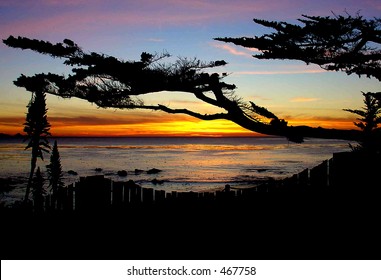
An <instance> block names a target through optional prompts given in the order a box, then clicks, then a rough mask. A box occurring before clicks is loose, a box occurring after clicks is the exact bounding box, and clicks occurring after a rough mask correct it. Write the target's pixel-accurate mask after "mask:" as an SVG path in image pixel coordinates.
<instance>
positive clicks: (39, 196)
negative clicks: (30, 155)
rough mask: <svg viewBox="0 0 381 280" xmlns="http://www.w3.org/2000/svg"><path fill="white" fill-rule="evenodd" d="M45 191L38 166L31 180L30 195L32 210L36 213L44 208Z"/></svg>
mask: <svg viewBox="0 0 381 280" xmlns="http://www.w3.org/2000/svg"><path fill="white" fill-rule="evenodd" d="M45 194H46V191H45V189H44V178H43V177H42V174H41V171H40V167H38V168H37V171H36V174H35V177H34V178H33V180H32V195H33V201H34V210H35V212H37V213H41V212H43V210H44V195H45Z"/></svg>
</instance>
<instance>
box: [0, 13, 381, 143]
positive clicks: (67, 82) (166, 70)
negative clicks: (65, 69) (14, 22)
mask: <svg viewBox="0 0 381 280" xmlns="http://www.w3.org/2000/svg"><path fill="white" fill-rule="evenodd" d="M254 21H255V22H256V23H259V24H261V25H264V26H266V27H270V28H274V29H275V30H276V32H275V33H272V34H266V35H263V36H258V37H254V38H246V37H243V38H216V39H217V40H220V41H224V42H233V43H235V44H238V45H242V46H244V47H254V48H256V49H258V50H259V51H260V52H261V54H259V55H254V56H255V57H256V58H259V59H296V60H301V61H305V62H306V63H315V64H318V65H320V66H321V67H322V68H324V69H326V70H336V71H345V72H346V73H347V74H357V75H366V76H368V77H375V78H377V79H379V80H380V79H381V51H380V49H379V48H378V45H379V44H380V43H381V34H380V28H381V20H380V19H377V18H376V19H373V20H367V19H364V18H362V17H361V16H356V17H351V16H347V17H345V16H335V17H334V18H330V17H311V16H304V18H303V19H300V22H301V23H302V24H304V26H299V25H294V24H289V23H285V22H270V21H264V20H259V19H255V20H254ZM3 42H4V43H5V44H6V45H7V46H10V47H13V48H20V49H30V50H33V51H36V52H38V53H41V54H45V55H50V56H52V57H53V58H62V59H63V63H64V64H65V65H68V66H71V67H72V74H70V75H68V76H67V77H65V76H63V75H57V74H52V73H43V74H36V75H34V76H29V77H27V76H25V75H21V76H20V77H19V78H18V79H17V80H16V81H15V84H16V85H17V86H21V87H24V88H26V89H27V90H28V91H32V92H33V89H34V88H35V85H36V84H39V83H42V82H44V83H46V85H45V87H44V90H45V92H46V93H49V94H53V95H58V96H61V97H63V98H72V97H77V98H80V99H84V100H87V101H89V102H91V103H95V104H96V105H97V106H99V107H101V108H110V107H111V108H118V109H146V110H151V111H152V110H154V111H162V112H166V113H169V114H186V115H189V116H192V117H195V118H198V119H201V120H217V119H220V120H228V121H232V122H234V123H236V124H238V125H239V126H241V127H243V128H245V129H247V130H250V131H254V132H258V133H262V134H266V135H276V136H284V137H287V138H288V139H289V140H291V141H293V142H303V139H304V138H305V137H314V138H326V139H344V140H355V141H358V140H360V139H362V133H361V131H359V130H355V129H351V130H342V129H326V128H322V127H309V126H306V125H299V126H290V125H289V124H288V122H287V121H286V120H284V119H280V118H278V117H277V116H276V115H275V114H273V113H272V112H270V111H269V110H267V109H266V108H263V107H261V106H259V105H257V104H255V103H254V102H253V101H244V100H243V99H242V98H240V97H239V96H237V95H236V94H235V91H234V90H235V89H236V86H235V85H234V84H228V83H225V82H224V81H223V79H224V78H225V77H226V76H227V75H226V73H224V74H222V75H220V74H218V73H210V71H205V70H206V69H209V70H210V69H211V68H214V67H220V66H224V65H226V64H227V63H226V62H225V61H224V60H219V61H211V62H202V61H200V60H198V59H188V58H182V57H180V58H179V59H177V60H176V61H175V62H172V63H164V62H163V59H165V58H167V57H168V56H169V54H166V53H164V54H161V55H158V54H156V55H155V54H149V53H146V52H143V53H142V55H141V59H140V60H138V61H131V60H127V61H124V60H120V59H117V58H115V57H112V56H107V55H105V54H100V53H96V52H85V51H84V50H83V49H82V48H80V47H79V46H78V45H77V44H76V43H74V42H73V41H71V40H69V39H65V40H63V42H62V43H56V44H53V43H50V42H47V41H42V40H36V39H29V38H25V37H17V38H16V37H13V36H9V37H8V38H7V39H5V40H3ZM160 91H174V92H177V94H182V92H188V93H192V94H193V95H194V96H195V97H196V98H198V99H199V100H201V101H203V102H205V103H207V104H209V105H212V106H214V107H215V108H217V109H218V110H219V112H217V113H213V114H204V113H200V112H197V111H193V110H190V109H188V108H172V107H169V106H166V105H163V104H146V103H145V102H144V99H143V97H144V95H145V94H147V93H154V92H160Z"/></svg>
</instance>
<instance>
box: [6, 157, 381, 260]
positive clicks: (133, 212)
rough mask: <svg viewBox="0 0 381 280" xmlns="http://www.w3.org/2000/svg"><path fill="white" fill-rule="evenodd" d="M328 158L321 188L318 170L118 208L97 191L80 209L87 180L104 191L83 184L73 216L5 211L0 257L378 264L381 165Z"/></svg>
mask: <svg viewBox="0 0 381 280" xmlns="http://www.w3.org/2000/svg"><path fill="white" fill-rule="evenodd" d="M333 160H334V161H332V162H331V164H329V163H328V166H330V165H332V166H335V164H336V174H330V175H331V176H330V177H328V179H330V181H328V183H329V184H328V185H326V186H325V188H324V187H322V188H316V189H314V186H313V184H311V182H312V181H311V178H313V176H314V175H312V176H311V174H313V173H314V172H317V171H316V170H315V171H314V172H312V171H309V172H307V176H306V177H305V173H306V172H304V173H303V172H302V173H300V174H298V175H297V176H296V180H294V181H292V180H293V179H292V178H291V179H290V180H285V181H284V182H271V184H270V183H269V184H267V185H266V187H262V188H259V189H257V190H250V191H249V190H248V191H246V192H242V193H240V192H239V193H238V194H237V193H235V192H233V191H232V190H229V188H226V191H223V192H220V193H219V194H218V195H217V196H215V197H213V198H212V197H208V196H207V195H202V196H200V195H199V194H196V193H193V194H192V193H190V194H189V193H188V194H186V195H185V194H180V193H178V194H177V196H176V198H175V197H174V194H171V195H170V196H169V197H168V199H160V195H159V196H156V195H155V198H156V200H151V201H150V200H149V199H147V200H146V203H144V202H143V201H144V197H145V196H147V197H150V191H144V190H142V193H140V195H138V196H139V197H143V201H140V202H139V201H135V199H136V196H135V195H132V194H133V193H132V192H131V191H130V192H129V193H128V196H129V201H130V202H133V203H128V204H123V203H116V202H118V201H119V202H120V200H119V198H118V197H121V196H120V194H118V191H115V193H113V194H112V197H110V196H107V195H106V199H105V196H99V198H98V201H97V202H95V200H96V197H97V195H98V194H100V192H98V194H97V191H96V188H94V192H92V195H93V196H92V199H87V200H84V201H82V202H81V199H82V198H81V195H84V192H85V189H86V186H87V185H86V184H85V183H84V182H85V181H86V180H87V183H92V184H99V185H100V183H99V182H100V181H101V180H100V178H101V177H99V176H95V177H90V178H87V179H83V185H82V186H84V188H85V189H82V193H81V191H79V189H78V191H79V192H76V193H75V197H76V199H75V203H76V205H75V206H76V207H75V209H76V210H75V211H45V212H41V213H38V212H36V211H34V212H33V211H27V210H25V209H22V208H20V209H18V210H17V209H2V212H3V213H2V215H1V216H2V249H1V257H2V259H36V258H37V259H379V258H380V253H379V252H380V249H381V242H380V238H379V230H378V222H379V219H380V213H381V207H380V202H379V200H380V199H379V198H380V194H381V192H380V191H379V190H378V188H379V186H378V185H379V182H380V181H379V179H378V178H379V175H378V174H379V172H377V170H378V169H379V167H378V166H377V165H376V164H374V161H371V160H369V158H362V156H361V155H357V156H353V154H337V155H336V157H334V158H333ZM338 163H340V168H339V167H337V165H338ZM322 166H324V164H323V165H322ZM344 166H345V168H344ZM320 168H321V167H320ZM323 169H324V168H323ZM329 170H331V173H332V170H333V169H329ZM332 176H333V177H332ZM306 178H307V179H306ZM294 179H295V178H294ZM285 182H288V183H287V184H288V185H284V184H285ZM292 182H293V183H292ZM322 182H323V184H324V182H326V181H325V180H323V181H322ZM338 182H340V183H338ZM130 184H132V183H131V182H130ZM303 184H304V187H303ZM335 184H336V185H335ZM117 185H118V184H117ZM93 186H94V185H93ZM293 186H294V187H293ZM130 187H131V189H133V187H132V186H130ZM306 188H309V189H308V190H307V191H306ZM286 189H287V191H286ZM115 190H117V189H115ZM144 193H145V194H144ZM109 194H110V193H109ZM121 194H123V197H125V195H126V192H125V190H124V191H123V192H122V193H121ZM102 197H103V198H102ZM107 197H108V198H109V199H108V198H107ZM161 198H163V197H161ZM108 201H113V203H112V204H108ZM134 201H135V202H136V203H134ZM114 202H115V203H116V204H114ZM122 202H123V199H122ZM81 203H82V204H81ZM60 207H61V209H64V208H65V207H67V206H64V205H61V206H60Z"/></svg>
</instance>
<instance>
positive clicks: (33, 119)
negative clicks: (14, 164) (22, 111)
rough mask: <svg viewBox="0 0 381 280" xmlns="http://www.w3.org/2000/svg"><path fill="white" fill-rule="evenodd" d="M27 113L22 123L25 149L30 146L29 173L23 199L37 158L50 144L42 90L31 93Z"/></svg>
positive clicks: (46, 150)
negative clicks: (26, 143) (24, 134)
mask: <svg viewBox="0 0 381 280" xmlns="http://www.w3.org/2000/svg"><path fill="white" fill-rule="evenodd" d="M27 107H28V113H27V114H26V121H25V123H24V132H26V135H27V137H26V139H25V140H24V141H27V140H29V142H28V145H27V146H26V147H25V150H27V149H29V148H32V155H31V163H30V174H29V179H28V185H27V187H26V191H25V198H24V201H25V202H27V201H28V199H29V192H30V188H31V184H32V179H33V174H34V170H35V168H36V163H37V158H41V159H42V160H43V159H44V156H43V152H47V153H49V150H50V145H49V141H48V139H47V137H48V136H49V135H50V132H49V130H50V124H49V122H48V119H47V115H46V113H47V111H48V110H47V109H46V97H45V93H44V92H42V91H36V92H34V93H33V94H32V97H31V100H30V102H29V105H28V106H27Z"/></svg>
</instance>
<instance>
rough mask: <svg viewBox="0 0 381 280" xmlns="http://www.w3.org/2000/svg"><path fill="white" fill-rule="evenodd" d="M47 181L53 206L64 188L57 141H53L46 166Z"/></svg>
mask: <svg viewBox="0 0 381 280" xmlns="http://www.w3.org/2000/svg"><path fill="white" fill-rule="evenodd" d="M46 169H47V172H48V179H49V187H50V188H51V191H52V205H55V203H56V200H57V198H58V196H59V193H60V191H61V189H62V188H63V187H64V185H65V184H64V182H63V172H62V165H61V157H60V154H59V151H58V146H57V140H55V141H54V144H53V149H52V153H51V155H50V164H48V165H47V166H46Z"/></svg>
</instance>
